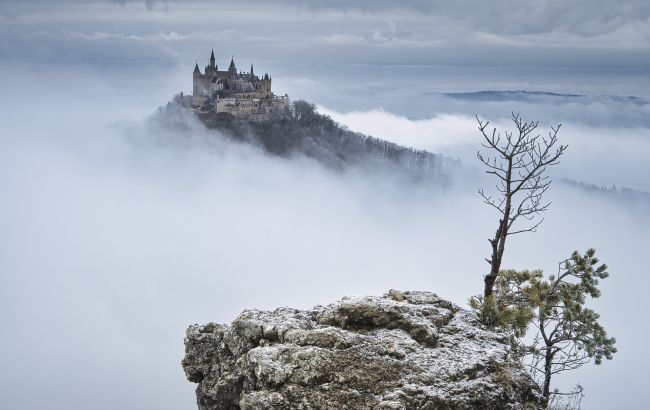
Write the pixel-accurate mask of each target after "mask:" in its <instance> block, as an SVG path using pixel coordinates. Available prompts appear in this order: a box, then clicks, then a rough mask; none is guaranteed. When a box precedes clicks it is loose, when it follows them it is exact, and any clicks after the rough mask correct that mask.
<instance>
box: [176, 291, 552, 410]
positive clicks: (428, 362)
mask: <svg viewBox="0 0 650 410" xmlns="http://www.w3.org/2000/svg"><path fill="white" fill-rule="evenodd" d="M183 369H184V370H185V374H186V376H187V378H188V380H189V381H191V382H194V383H198V387H197V389H196V395H197V404H198V408H199V409H200V410H218V409H219V410H220V409H383V410H388V409H536V408H539V404H537V403H538V399H539V395H538V392H537V390H536V387H535V385H534V383H533V382H532V380H531V379H530V377H529V376H528V375H527V373H526V372H525V371H524V370H523V369H522V368H521V367H520V366H519V365H518V364H517V363H516V362H515V361H513V360H512V359H511V357H510V356H509V353H508V343H507V339H506V337H505V335H503V334H500V333H495V332H491V331H486V330H483V329H481V328H480V326H479V323H478V320H477V318H476V316H475V315H474V314H473V313H472V312H469V311H467V310H464V309H461V308H459V307H458V306H456V305H454V304H452V303H451V302H448V301H446V300H443V299H441V298H439V297H438V296H436V295H435V294H433V293H429V292H401V291H395V290H391V291H390V292H389V293H387V294H385V295H384V296H383V297H363V298H344V299H343V300H341V301H340V302H337V303H334V304H331V305H328V306H325V307H323V306H316V307H314V308H312V309H311V310H307V311H301V310H296V309H289V308H280V309H277V310H275V311H274V312H264V311H257V310H246V311H244V312H243V313H242V314H241V315H239V317H237V319H235V321H234V322H233V323H232V324H231V325H230V326H224V325H218V324H214V323H209V324H207V325H202V326H201V325H193V326H190V327H189V328H188V330H187V337H186V339H185V358H184V359H183Z"/></svg>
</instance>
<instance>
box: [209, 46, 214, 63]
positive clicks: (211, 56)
mask: <svg viewBox="0 0 650 410" xmlns="http://www.w3.org/2000/svg"><path fill="white" fill-rule="evenodd" d="M210 60H214V48H213V49H212V53H211V54H210Z"/></svg>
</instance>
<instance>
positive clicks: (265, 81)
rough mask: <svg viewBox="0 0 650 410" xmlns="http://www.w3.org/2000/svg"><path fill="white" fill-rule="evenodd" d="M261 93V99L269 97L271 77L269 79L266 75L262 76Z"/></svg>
mask: <svg viewBox="0 0 650 410" xmlns="http://www.w3.org/2000/svg"><path fill="white" fill-rule="evenodd" d="M261 91H262V96H263V97H270V96H271V77H269V75H268V73H267V74H264V77H262V81H261Z"/></svg>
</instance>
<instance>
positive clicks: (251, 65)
mask: <svg viewBox="0 0 650 410" xmlns="http://www.w3.org/2000/svg"><path fill="white" fill-rule="evenodd" d="M251 75H255V74H254V73H253V63H251Z"/></svg>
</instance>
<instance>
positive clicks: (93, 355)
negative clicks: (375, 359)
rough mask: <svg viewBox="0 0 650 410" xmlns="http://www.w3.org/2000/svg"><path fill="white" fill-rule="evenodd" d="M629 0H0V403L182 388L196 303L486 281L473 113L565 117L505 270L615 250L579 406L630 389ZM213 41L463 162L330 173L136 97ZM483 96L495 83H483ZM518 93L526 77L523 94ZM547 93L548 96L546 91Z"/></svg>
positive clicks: (406, 140)
mask: <svg viewBox="0 0 650 410" xmlns="http://www.w3.org/2000/svg"><path fill="white" fill-rule="evenodd" d="M649 18H650V5H649V4H648V3H647V2H644V1H637V2H634V1H627V2H626V1H622V2H608V1H598V0H596V1H586V0H584V1H543V2H532V1H530V2H529V1H510V0H498V1H494V2H479V1H454V2H447V1H424V0H420V1H410V2H409V1H404V2H394V1H391V2H389V1H383V0H378V1H354V2H348V1H330V2H324V1H318V2H317V1H301V2H297V1H289V0H285V1H276V2H273V4H270V2H266V1H249V2H246V3H245V4H242V2H234V1H220V2H218V3H216V2H201V1H146V2H145V1H127V0H124V1H81V0H69V1H44V0H42V1H30V0H27V1H13V0H5V1H3V2H2V3H0V87H1V89H2V90H3V94H2V97H0V124H1V125H0V129H1V130H2V132H0V148H1V149H0V196H1V197H2V198H3V200H2V201H0V227H1V229H0V321H1V323H2V324H3V326H2V338H0V361H1V362H2V363H3V366H2V369H1V370H0V383H1V384H2V386H3V388H1V389H0V407H1V408H7V409H41V408H51V409H87V408H93V409H115V408H121V409H136V408H137V409H142V408H159V409H179V408H194V392H193V389H194V386H193V385H192V384H191V383H189V382H187V381H186V380H185V377H184V375H183V372H182V369H181V366H180V360H181V359H182V357H183V335H184V331H185V329H186V327H187V326H188V325H189V324H192V323H205V322H208V321H215V322H219V323H227V322H230V321H231V320H232V319H234V317H236V315H237V314H238V313H239V312H241V310H243V309H245V308H260V309H273V308H275V307H279V306H294V307H298V308H307V307H310V306H312V305H314V304H324V303H328V302H331V301H334V300H336V299H338V298H340V297H342V296H344V295H355V294H356V295H366V294H381V293H383V292H385V291H387V290H389V289H391V288H398V289H418V290H420V289H425V290H431V291H434V292H437V293H438V294H440V295H441V296H443V297H445V298H448V299H451V300H453V301H454V302H456V303H458V304H460V305H465V304H466V301H467V299H468V298H469V296H471V295H474V294H477V293H479V292H480V290H481V288H482V286H481V284H482V275H483V274H484V273H485V271H486V267H487V265H486V264H485V262H484V260H483V258H484V257H486V256H487V255H488V253H489V249H488V247H489V244H488V243H487V241H486V239H487V238H488V237H489V236H490V235H491V234H492V233H493V231H494V229H495V228H496V226H495V225H496V223H497V219H496V215H495V214H493V213H492V212H491V211H490V209H488V208H487V207H485V206H484V205H483V204H481V201H480V198H479V197H478V195H477V194H476V190H477V188H478V187H480V186H483V187H486V189H489V188H490V187H491V185H492V183H493V182H492V181H490V180H489V179H485V178H484V177H482V174H481V169H480V167H479V164H478V161H477V160H476V158H475V156H476V151H477V150H479V149H480V148H481V147H480V138H479V137H480V136H479V134H478V131H477V129H476V119H475V115H476V116H478V117H479V118H482V119H485V120H489V121H490V122H491V125H493V126H495V127H497V128H498V129H500V130H503V129H508V127H511V122H510V120H509V118H510V115H511V112H513V111H515V112H520V113H521V114H522V116H524V118H526V119H529V120H535V121H539V129H540V132H542V133H544V132H546V131H548V129H549V127H550V126H552V125H557V124H560V123H561V124H562V127H561V130H560V133H559V138H560V141H561V142H562V143H566V144H568V145H569V148H568V150H567V152H566V154H565V156H564V157H563V160H562V162H561V163H560V164H559V165H558V166H556V167H554V168H553V169H552V170H551V173H552V177H553V178H554V179H555V180H556V182H555V183H554V184H553V185H552V187H551V189H550V190H549V192H548V198H549V200H551V201H552V205H551V207H550V209H549V211H548V212H547V213H546V215H545V218H546V219H545V221H544V223H543V224H542V226H541V227H540V230H539V232H537V233H532V234H527V235H521V236H519V237H516V238H515V239H513V240H512V242H511V243H510V245H509V246H510V248H509V249H508V250H507V252H506V257H505V262H504V263H505V264H507V265H508V267H512V268H516V269H523V268H542V269H545V270H546V271H547V272H549V273H550V272H554V270H555V269H556V266H557V262H558V261H559V260H561V259H563V258H565V257H568V256H569V255H570V253H571V252H572V251H573V250H574V249H577V250H581V251H584V250H586V249H587V248H589V247H594V248H596V249H597V252H598V255H599V256H600V257H601V260H602V261H603V262H605V263H607V264H608V265H609V266H610V275H611V276H610V278H608V279H606V280H605V281H603V283H602V290H603V296H602V297H601V298H600V299H599V300H598V301H596V302H594V304H593V305H592V306H593V307H594V308H596V309H597V310H598V311H599V312H600V313H601V315H602V322H603V324H604V326H605V328H606V329H607V330H608V331H609V333H610V334H611V335H612V336H615V337H616V338H617V340H618V347H619V351H620V352H619V353H618V354H617V355H616V356H615V358H614V360H612V361H611V362H606V363H604V364H603V365H602V366H593V365H590V366H585V367H584V368H583V369H580V370H579V371H575V372H573V373H572V374H570V375H567V376H566V377H565V378H560V379H558V385H559V386H561V387H570V386H572V385H573V384H575V383H576V382H580V383H582V384H583V385H584V387H585V389H586V395H587V396H586V398H585V400H584V401H583V404H584V407H585V408H589V409H607V408H612V407H614V406H617V407H621V406H622V407H625V408H630V409H634V408H643V405H644V403H645V401H646V397H645V396H644V387H645V385H644V380H645V374H646V373H647V368H648V367H649V366H650V359H648V358H647V355H646V354H645V351H646V347H645V343H644V341H645V340H647V338H648V336H649V329H648V327H647V325H645V324H643V323H635V322H642V321H640V320H638V318H639V317H640V316H641V315H642V314H643V313H644V312H647V311H648V309H650V302H648V298H647V295H646V294H645V291H644V290H645V289H647V287H648V285H649V283H648V275H647V274H646V273H647V272H648V268H647V266H646V265H645V264H644V258H643V256H644V255H645V252H646V248H647V245H648V244H649V243H650V233H649V232H650V230H649V229H650V218H648V214H649V213H648V211H649V206H648V205H647V204H643V203H641V204H639V203H631V202H626V201H622V200H619V199H617V198H616V197H615V196H611V195H610V196H607V195H602V194H597V193H593V192H591V193H589V192H584V191H581V190H577V189H574V188H571V187H569V186H566V185H563V184H561V183H558V180H559V179H561V178H568V179H572V180H576V181H581V182H585V183H588V184H595V185H598V186H605V187H611V186H613V185H616V186H617V187H619V188H620V187H628V188H632V189H636V190H640V191H650V181H648V179H647V175H650V164H649V163H648V161H647V158H648V157H649V156H650V115H649V114H650V103H649V102H648V101H650V80H649V78H650V75H649V74H650V20H649ZM212 48H214V51H215V56H216V58H217V64H219V65H222V66H223V65H225V64H227V63H228V62H229V60H230V58H231V56H234V59H235V62H236V63H237V65H238V67H239V68H241V69H242V70H248V66H249V65H250V64H251V63H254V64H255V71H256V72H257V73H264V72H268V73H269V74H271V75H272V78H273V89H274V91H275V92H276V93H280V94H284V93H287V94H289V96H290V98H292V99H294V100H295V99H307V100H308V101H311V102H313V103H315V104H316V105H317V106H318V109H319V111H320V112H322V113H325V114H327V115H330V116H331V117H332V118H334V119H335V120H337V121H339V122H341V123H342V124H344V125H346V126H347V127H349V128H350V129H352V130H355V131H360V132H363V133H367V134H370V135H373V136H376V137H379V138H384V139H388V140H390V141H394V142H397V143H399V144H403V145H407V146H412V147H416V148H421V149H427V150H430V151H432V152H437V153H442V154H444V155H446V156H449V157H453V158H458V159H460V160H461V161H462V164H463V167H464V169H465V170H466V171H467V175H470V177H469V178H463V179H461V178H459V179H458V181H456V182H455V183H454V184H453V185H452V186H450V187H448V188H446V189H444V190H443V189H435V188H431V187H430V186H420V185H405V184H404V183H403V180H401V179H399V178H397V177H396V178H395V179H392V178H386V177H381V178H380V177H378V176H376V175H367V174H364V173H360V172H343V173H341V172H333V171H332V170H328V169H325V168H323V167H322V166H320V165H319V164H318V163H315V162H313V161H311V160H308V159H305V158H293V159H291V160H287V159H280V158H276V157H272V156H269V155H267V154H265V153H263V152H261V151H260V150H259V149H257V148H255V147H252V146H245V145H237V144H232V143H228V142H226V141H224V140H222V139H220V138H219V137H218V135H217V136H215V135H214V134H213V133H210V132H208V131H206V130H205V129H204V128H203V127H202V126H201V124H200V123H198V122H197V121H196V120H195V119H194V118H192V117H191V116H182V117H181V118H179V119H178V121H179V122H180V123H181V124H183V126H182V127H177V128H170V127H166V126H163V124H161V123H160V121H158V117H157V116H156V115H155V112H156V109H157V107H159V106H161V105H164V104H166V103H167V101H169V100H170V99H171V98H172V96H173V95H174V94H176V93H178V92H180V91H181V90H182V91H185V92H188V91H189V90H191V71H192V69H193V68H194V64H195V62H196V61H198V63H199V66H201V67H203V66H205V65H206V64H207V59H208V57H209V53H210V50H211V49H212ZM479 91H492V92H490V93H479V94H477V93H476V92H479ZM521 91H528V93H524V92H521ZM548 93H553V94H548Z"/></svg>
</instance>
